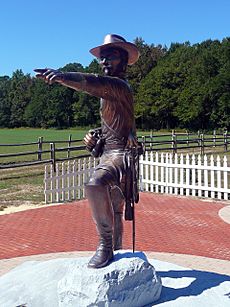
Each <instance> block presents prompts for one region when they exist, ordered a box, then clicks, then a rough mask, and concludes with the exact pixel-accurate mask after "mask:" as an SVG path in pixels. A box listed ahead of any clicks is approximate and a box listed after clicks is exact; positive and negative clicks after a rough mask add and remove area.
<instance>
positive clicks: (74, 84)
mask: <svg viewBox="0 0 230 307" xmlns="http://www.w3.org/2000/svg"><path fill="white" fill-rule="evenodd" d="M34 71H35V72H36V73H37V74H36V77H37V78H39V79H42V80H44V81H45V82H46V83H48V84H53V83H56V82H57V83H60V84H62V85H64V86H67V87H70V88H72V89H75V90H77V91H83V92H86V93H88V94H90V95H92V96H96V97H99V98H104V99H109V100H113V98H114V97H117V95H118V93H119V92H120V90H121V86H123V87H126V85H125V82H123V81H119V80H114V79H115V78H109V77H106V78H105V77H100V76H97V75H94V74H87V73H80V72H61V71H59V70H54V69H49V68H45V69H35V70H34ZM118 83H119V84H118Z"/></svg>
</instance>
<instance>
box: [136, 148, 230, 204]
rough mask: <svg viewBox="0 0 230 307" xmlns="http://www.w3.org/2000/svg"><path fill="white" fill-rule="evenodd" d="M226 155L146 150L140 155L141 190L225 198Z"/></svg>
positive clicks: (229, 194)
mask: <svg viewBox="0 0 230 307" xmlns="http://www.w3.org/2000/svg"><path fill="white" fill-rule="evenodd" d="M229 175H230V167H228V161H227V157H226V156H224V158H222V159H221V158H220V156H216V157H214V156H213V155H212V156H209V157H208V156H206V155H204V156H201V155H194V154H193V155H188V154H187V155H183V154H181V155H177V154H175V155H173V154H168V153H161V154H158V152H156V153H153V152H146V153H145V155H144V156H141V157H140V184H141V190H142V191H149V192H156V193H166V194H175V195H186V196H189V195H191V196H198V197H205V198H213V199H224V200H228V199H229V197H230V189H229Z"/></svg>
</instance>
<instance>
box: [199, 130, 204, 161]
mask: <svg viewBox="0 0 230 307" xmlns="http://www.w3.org/2000/svg"><path fill="white" fill-rule="evenodd" d="M200 153H201V155H202V156H203V155H204V134H203V133H201V134H200Z"/></svg>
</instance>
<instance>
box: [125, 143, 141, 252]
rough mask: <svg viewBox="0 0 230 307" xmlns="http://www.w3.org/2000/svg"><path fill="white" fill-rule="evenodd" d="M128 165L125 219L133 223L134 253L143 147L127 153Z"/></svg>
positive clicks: (132, 149) (134, 148) (133, 148)
mask: <svg viewBox="0 0 230 307" xmlns="http://www.w3.org/2000/svg"><path fill="white" fill-rule="evenodd" d="M127 153H128V154H127V158H128V159H127V162H128V163H127V164H128V170H129V179H128V193H127V194H128V195H126V196H127V198H126V212H125V219H126V220H131V221H132V241H133V253H134V251H135V237H136V223H135V222H136V221H135V203H136V204H137V203H138V202H139V187H138V180H139V155H140V154H142V153H143V151H142V147H141V148H140V145H139V146H138V147H132V148H131V149H129V150H128V152H127Z"/></svg>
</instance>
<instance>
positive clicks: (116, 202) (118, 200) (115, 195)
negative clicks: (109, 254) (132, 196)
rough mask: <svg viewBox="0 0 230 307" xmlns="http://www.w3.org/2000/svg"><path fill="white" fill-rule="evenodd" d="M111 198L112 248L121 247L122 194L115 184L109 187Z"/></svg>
mask: <svg viewBox="0 0 230 307" xmlns="http://www.w3.org/2000/svg"><path fill="white" fill-rule="evenodd" d="M110 193H111V199H112V205H113V211H114V232H113V246H114V250H118V249H122V236H123V210H124V196H123V194H122V192H121V190H120V188H118V187H117V186H115V187H114V188H112V189H111V192H110Z"/></svg>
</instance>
